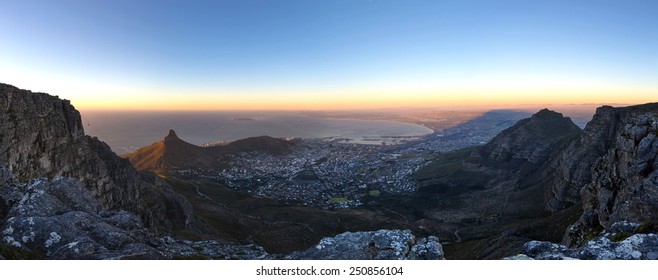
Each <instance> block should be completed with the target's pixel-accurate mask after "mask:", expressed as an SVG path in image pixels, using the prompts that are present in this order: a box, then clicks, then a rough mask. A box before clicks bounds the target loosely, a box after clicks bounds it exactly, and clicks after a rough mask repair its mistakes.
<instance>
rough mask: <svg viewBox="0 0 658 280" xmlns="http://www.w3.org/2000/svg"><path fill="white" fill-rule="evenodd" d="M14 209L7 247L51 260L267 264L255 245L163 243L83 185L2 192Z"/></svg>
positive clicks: (59, 183)
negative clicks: (188, 260) (252, 261)
mask: <svg viewBox="0 0 658 280" xmlns="http://www.w3.org/2000/svg"><path fill="white" fill-rule="evenodd" d="M0 198H1V201H3V202H5V203H6V204H10V205H12V206H11V207H10V209H9V210H8V212H7V213H6V216H5V217H3V218H4V219H3V221H5V222H3V224H1V226H0V233H1V235H0V237H1V239H2V243H4V244H5V245H8V246H12V247H14V248H16V249H15V250H22V251H28V252H35V253H37V254H39V255H42V257H40V258H49V259H171V258H183V259H186V258H205V259H264V258H269V257H270V256H269V255H268V254H267V253H266V252H265V251H264V250H263V249H262V248H260V247H258V246H255V245H235V244H227V243H224V242H220V241H218V240H206V241H197V242H192V241H188V240H183V239H178V238H172V237H167V236H165V237H160V236H156V235H155V234H154V233H153V232H152V231H150V230H149V229H148V228H147V227H146V226H145V225H144V224H143V223H142V221H141V220H140V218H139V217H138V216H136V215H135V214H133V213H130V212H127V211H125V210H116V211H112V210H108V209H106V208H105V207H103V206H102V205H101V204H100V203H99V202H98V201H97V200H96V199H95V198H94V197H93V196H92V194H91V192H90V191H89V190H88V189H87V188H85V187H84V186H83V185H82V184H81V183H80V182H79V181H78V180H76V179H72V178H66V177H57V178H55V179H54V180H52V181H49V180H46V179H36V180H33V181H31V182H30V183H27V184H20V183H11V184H8V185H5V187H4V188H2V190H1V191H0Z"/></svg>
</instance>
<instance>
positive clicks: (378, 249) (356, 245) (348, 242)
mask: <svg viewBox="0 0 658 280" xmlns="http://www.w3.org/2000/svg"><path fill="white" fill-rule="evenodd" d="M286 259H297V260H299V259H311V260H440V259H443V247H441V244H440V243H439V239H438V238H437V237H435V236H430V237H427V238H420V239H416V237H415V236H414V235H413V234H411V231H409V230H385V229H383V230H378V231H367V232H363V231H362V232H345V233H341V234H339V235H336V236H334V237H325V238H323V239H322V240H320V243H318V244H317V245H315V246H314V247H311V248H310V249H308V250H306V251H302V252H295V253H292V254H290V255H288V256H287V257H286Z"/></svg>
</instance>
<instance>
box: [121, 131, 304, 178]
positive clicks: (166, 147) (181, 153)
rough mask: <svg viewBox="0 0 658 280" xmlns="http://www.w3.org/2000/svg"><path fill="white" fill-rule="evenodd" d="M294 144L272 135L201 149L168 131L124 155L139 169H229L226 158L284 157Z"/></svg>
mask: <svg viewBox="0 0 658 280" xmlns="http://www.w3.org/2000/svg"><path fill="white" fill-rule="evenodd" d="M292 145H293V143H292V142H291V141H286V140H282V139H276V138H272V137H269V136H259V137H251V138H246V139H242V140H236V141H233V142H231V143H229V144H226V145H220V146H210V147H200V146H196V145H193V144H190V143H188V142H185V141H183V140H181V139H180V138H178V136H177V135H176V132H174V131H173V130H169V133H168V134H167V136H165V137H164V138H163V139H162V140H160V141H158V142H155V143H153V144H151V145H149V146H146V147H143V148H140V149H138V150H136V151H134V152H132V153H130V154H127V155H123V156H122V157H124V158H127V159H129V160H130V162H131V163H132V164H133V165H134V166H135V168H137V169H139V170H151V171H167V170H173V169H223V168H226V167H227V166H228V162H229V159H228V158H227V157H226V156H227V155H237V154H239V153H246V152H263V153H268V154H272V155H283V154H286V153H288V152H289V151H290V149H291V147H292Z"/></svg>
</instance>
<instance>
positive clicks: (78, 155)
mask: <svg viewBox="0 0 658 280" xmlns="http://www.w3.org/2000/svg"><path fill="white" fill-rule="evenodd" d="M0 160H1V161H0V163H2V164H4V166H6V168H7V169H8V170H9V171H10V172H12V173H13V174H14V175H15V179H16V180H17V181H19V182H28V181H30V180H33V179H37V178H48V179H52V178H55V177H59V176H61V177H70V178H75V179H77V180H79V181H80V182H81V183H82V185H84V186H85V188H86V189H88V190H89V191H90V193H91V195H92V196H93V197H94V198H95V199H96V200H98V201H99V202H100V204H101V205H102V206H103V207H105V208H107V209H109V210H126V211H130V212H133V213H136V214H137V215H138V216H139V217H140V218H141V220H142V222H143V223H144V224H145V225H147V226H148V227H149V228H151V229H154V230H156V229H159V230H162V229H171V228H174V227H182V226H185V224H186V223H187V222H188V219H189V217H190V206H189V205H188V203H187V201H186V200H185V199H184V198H182V197H181V196H179V195H177V194H175V193H173V192H172V191H171V190H170V189H168V188H167V187H165V186H164V183H163V182H162V181H161V180H160V179H159V178H158V177H157V176H156V175H155V174H152V173H141V172H138V171H137V170H135V169H134V168H133V167H132V166H131V164H130V162H129V161H128V160H126V159H122V158H120V157H118V156H116V155H115V154H114V153H113V152H112V151H111V150H110V148H109V147H108V146H107V145H106V144H105V143H103V142H101V141H99V140H98V139H97V138H95V137H90V136H86V135H85V133H84V130H83V126H82V122H81V119H80V113H79V112H78V111H77V110H75V108H74V107H73V106H72V105H71V104H70V103H69V101H67V100H62V99H59V98H58V97H56V96H51V95H48V94H45V93H35V92H31V91H28V90H21V89H18V88H16V87H13V86H10V85H6V84H0Z"/></svg>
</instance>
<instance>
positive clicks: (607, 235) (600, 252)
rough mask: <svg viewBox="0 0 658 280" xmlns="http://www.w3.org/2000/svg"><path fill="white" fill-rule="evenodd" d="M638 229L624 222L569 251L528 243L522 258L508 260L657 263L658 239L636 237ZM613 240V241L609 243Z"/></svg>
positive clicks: (557, 246)
mask: <svg viewBox="0 0 658 280" xmlns="http://www.w3.org/2000/svg"><path fill="white" fill-rule="evenodd" d="M638 227H639V225H638V224H634V223H630V222H627V221H622V222H617V223H615V224H614V225H613V226H611V230H610V231H604V232H602V233H601V234H600V235H599V236H597V237H596V238H594V239H592V240H590V241H588V242H586V243H585V244H583V245H582V246H580V247H578V248H569V247H567V246H564V245H560V244H555V243H551V242H541V241H530V242H528V243H526V244H524V245H523V255H520V256H515V257H511V258H509V259H523V258H526V259H538V260H565V259H584V260H656V259H658V235H656V234H653V233H649V234H645V233H636V234H632V235H630V234H629V233H628V232H629V231H630V232H633V231H636V230H637V229H638ZM611 239H612V240H615V241H616V242H615V241H611Z"/></svg>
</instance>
